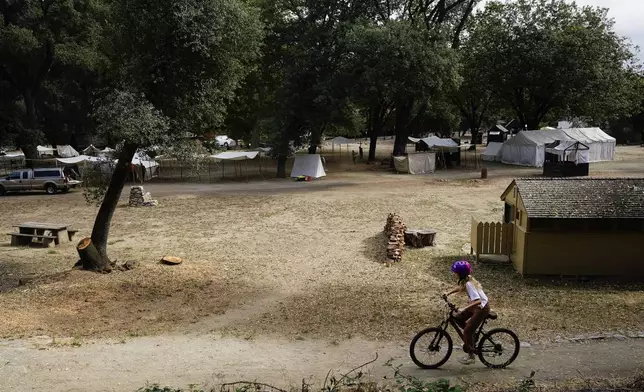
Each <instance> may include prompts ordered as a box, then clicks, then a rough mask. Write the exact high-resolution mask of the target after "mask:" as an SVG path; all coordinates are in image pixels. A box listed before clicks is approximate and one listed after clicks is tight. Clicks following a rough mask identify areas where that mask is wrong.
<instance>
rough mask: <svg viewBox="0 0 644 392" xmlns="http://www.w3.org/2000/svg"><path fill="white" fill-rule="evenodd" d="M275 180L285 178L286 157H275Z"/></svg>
mask: <svg viewBox="0 0 644 392" xmlns="http://www.w3.org/2000/svg"><path fill="white" fill-rule="evenodd" d="M277 178H286V155H282V154H280V155H279V156H278V157H277Z"/></svg>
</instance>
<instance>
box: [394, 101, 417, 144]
mask: <svg viewBox="0 0 644 392" xmlns="http://www.w3.org/2000/svg"><path fill="white" fill-rule="evenodd" d="M413 107H414V99H413V98H409V97H408V98H404V99H399V100H397V101H396V140H395V141H394V151H393V154H394V156H401V155H405V153H406V152H407V141H408V138H409V123H410V118H411V111H412V108H413Z"/></svg>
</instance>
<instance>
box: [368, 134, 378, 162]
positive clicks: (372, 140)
mask: <svg viewBox="0 0 644 392" xmlns="http://www.w3.org/2000/svg"><path fill="white" fill-rule="evenodd" d="M377 143H378V135H377V134H375V133H372V134H371V135H370V136H369V158H368V159H367V162H375V161H376V144H377Z"/></svg>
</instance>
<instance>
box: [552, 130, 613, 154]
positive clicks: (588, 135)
mask: <svg viewBox="0 0 644 392" xmlns="http://www.w3.org/2000/svg"><path fill="white" fill-rule="evenodd" d="M563 131H564V132H565V133H566V135H568V136H569V137H570V138H571V139H575V140H576V141H578V142H581V143H583V144H585V145H586V146H588V148H590V151H589V152H588V162H602V161H612V160H613V159H614V158H615V144H616V140H615V138H614V137H612V136H610V135H608V134H607V133H606V132H604V131H602V130H601V129H599V128H568V129H564V130H563Z"/></svg>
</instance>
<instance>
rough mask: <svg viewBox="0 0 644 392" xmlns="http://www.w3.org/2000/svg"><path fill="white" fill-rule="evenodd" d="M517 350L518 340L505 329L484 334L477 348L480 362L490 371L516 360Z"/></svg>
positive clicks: (497, 329)
mask: <svg viewBox="0 0 644 392" xmlns="http://www.w3.org/2000/svg"><path fill="white" fill-rule="evenodd" d="M519 349H520V343H519V338H518V337H517V335H516V334H515V333H514V332H512V331H510V330H509V329H506V328H495V329H492V330H490V331H488V332H486V333H484V334H483V336H481V340H479V344H478V348H477V350H478V355H479V359H480V360H481V362H482V363H483V364H484V365H485V366H487V367H489V368H492V369H502V368H504V367H507V366H509V365H510V364H511V363H512V362H514V360H515V359H517V356H518V355H519Z"/></svg>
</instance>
